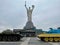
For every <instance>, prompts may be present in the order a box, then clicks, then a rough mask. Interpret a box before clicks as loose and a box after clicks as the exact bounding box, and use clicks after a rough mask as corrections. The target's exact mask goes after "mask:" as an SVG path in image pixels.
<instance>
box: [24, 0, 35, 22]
mask: <svg viewBox="0 0 60 45" xmlns="http://www.w3.org/2000/svg"><path fill="white" fill-rule="evenodd" d="M25 8H26V10H27V17H28V21H32V11H33V9H34V5H32V9H31V7H29V9H28V8H27V6H26V1H25Z"/></svg>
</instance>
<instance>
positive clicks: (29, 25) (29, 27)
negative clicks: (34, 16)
mask: <svg viewBox="0 0 60 45" xmlns="http://www.w3.org/2000/svg"><path fill="white" fill-rule="evenodd" d="M24 29H29V30H31V29H36V27H35V26H34V25H33V22H32V21H28V22H27V23H26V25H25V27H24Z"/></svg>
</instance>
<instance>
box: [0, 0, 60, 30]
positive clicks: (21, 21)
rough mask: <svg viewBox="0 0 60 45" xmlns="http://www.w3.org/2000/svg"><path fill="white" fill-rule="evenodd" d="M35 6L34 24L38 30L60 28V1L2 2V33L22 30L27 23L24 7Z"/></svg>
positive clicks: (17, 0) (2, 0) (0, 11)
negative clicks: (8, 30)
mask: <svg viewBox="0 0 60 45" xmlns="http://www.w3.org/2000/svg"><path fill="white" fill-rule="evenodd" d="M25 1H27V7H29V6H30V7H31V5H35V9H34V10H33V14H32V17H33V18H32V22H33V23H34V26H36V28H37V29H43V30H47V29H49V28H50V27H52V28H57V27H59V26H60V0H0V31H2V30H4V29H7V28H8V29H14V28H19V29H22V28H23V27H24V26H25V25H26V22H27V13H26V9H25V7H24V4H25Z"/></svg>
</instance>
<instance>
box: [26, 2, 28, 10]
mask: <svg viewBox="0 0 60 45" xmlns="http://www.w3.org/2000/svg"><path fill="white" fill-rule="evenodd" d="M25 8H26V9H27V10H28V8H27V7H26V1H25Z"/></svg>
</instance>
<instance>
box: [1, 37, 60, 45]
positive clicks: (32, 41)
mask: <svg viewBox="0 0 60 45" xmlns="http://www.w3.org/2000/svg"><path fill="white" fill-rule="evenodd" d="M0 45H60V42H43V41H41V40H40V39H38V38H37V37H24V38H22V39H21V41H19V42H0Z"/></svg>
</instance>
